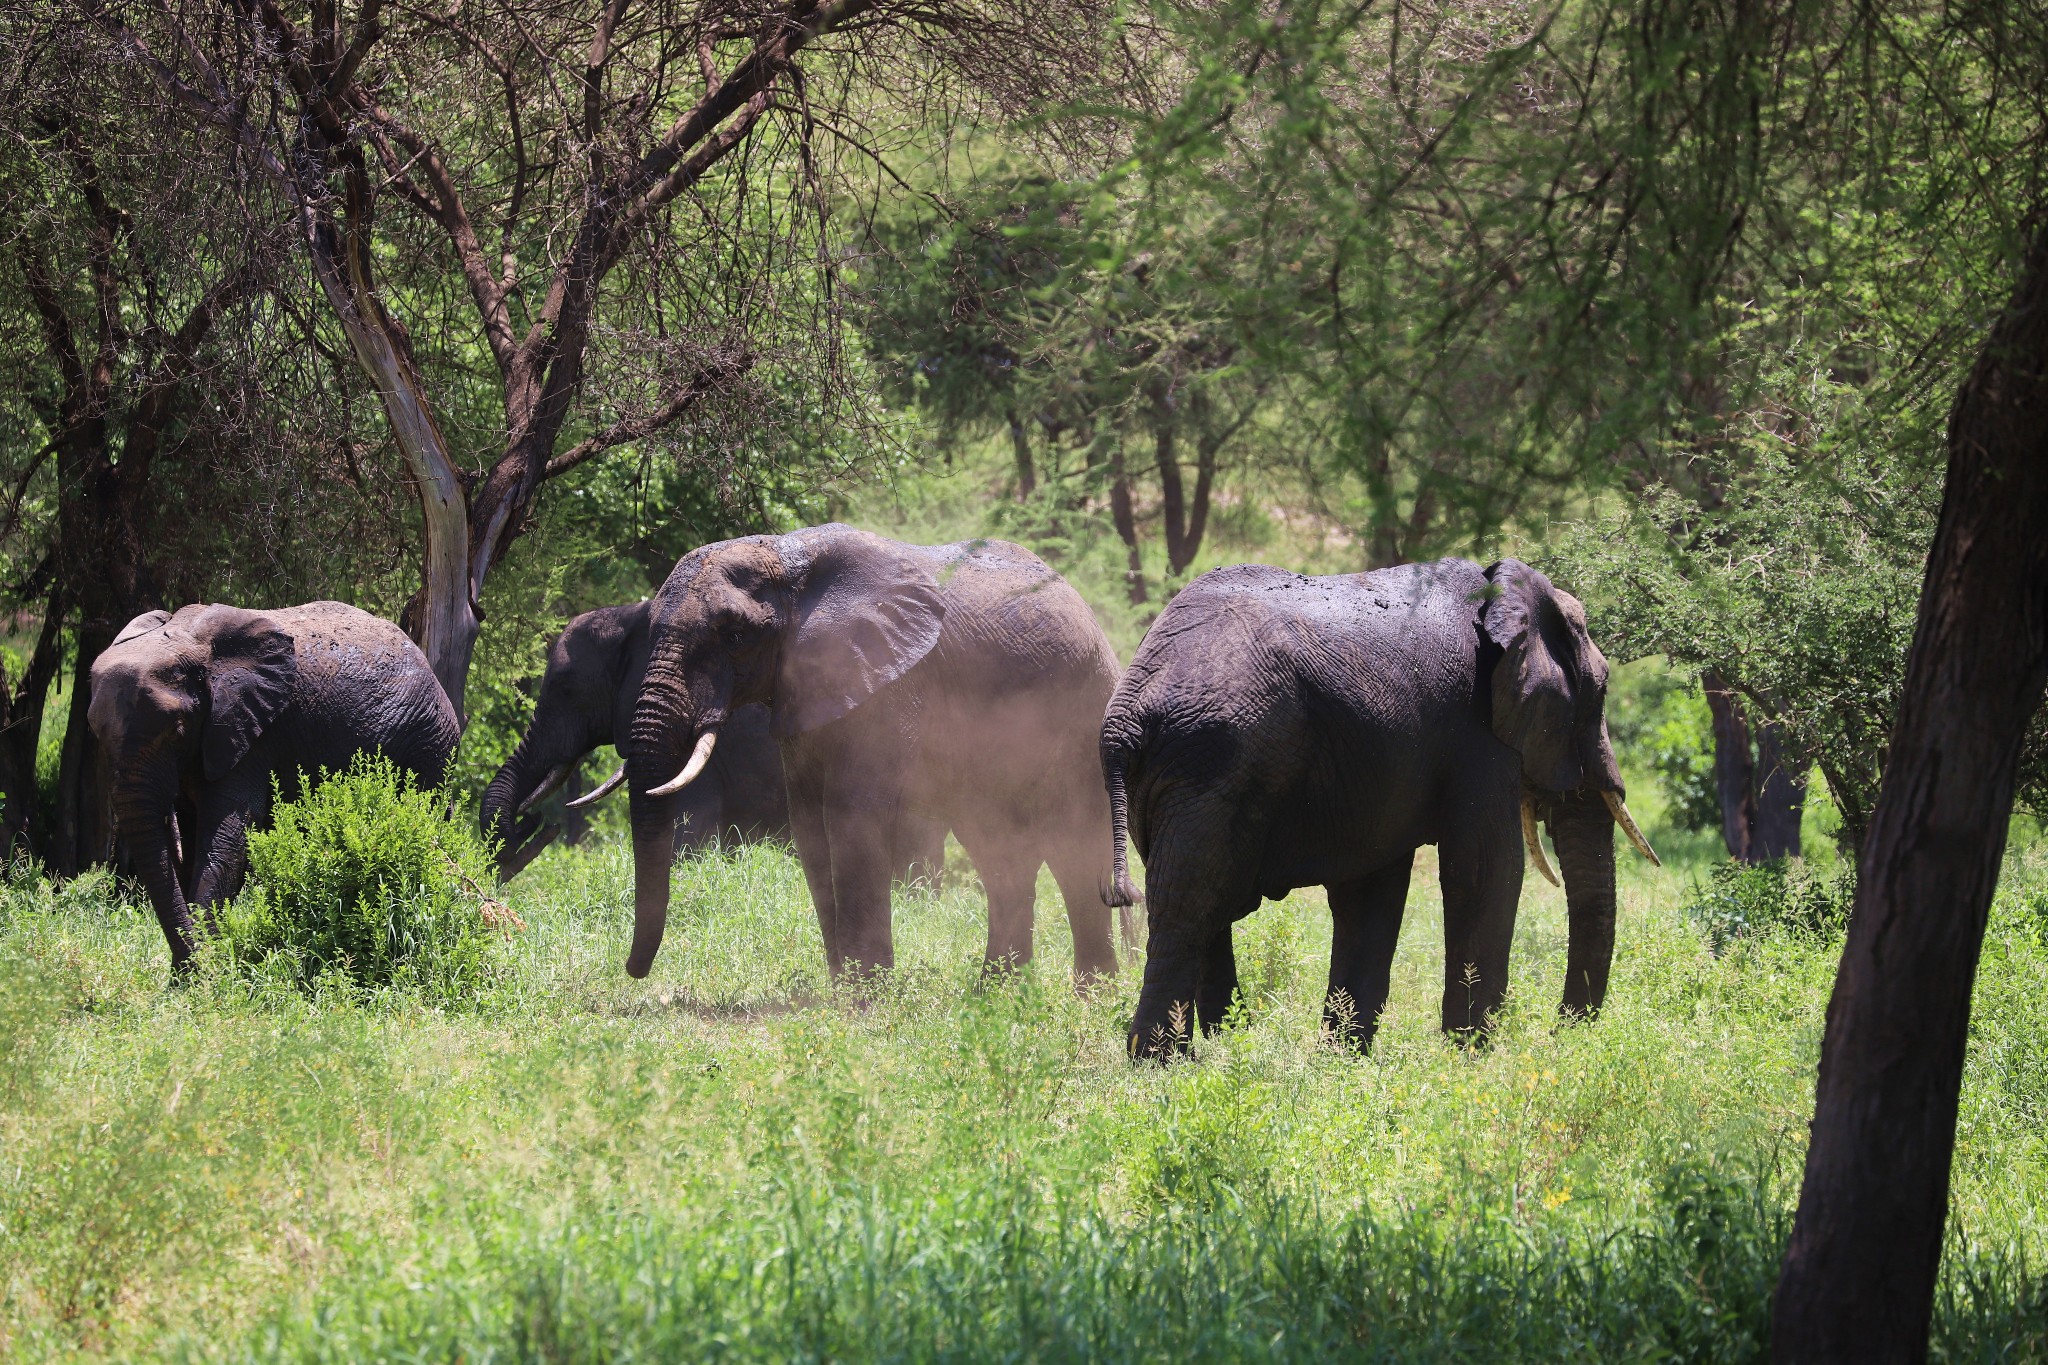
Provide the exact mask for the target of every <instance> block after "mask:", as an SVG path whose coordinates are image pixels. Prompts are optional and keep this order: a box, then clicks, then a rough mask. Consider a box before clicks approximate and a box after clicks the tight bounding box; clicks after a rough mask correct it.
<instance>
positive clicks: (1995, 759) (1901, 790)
mask: <svg viewBox="0 0 2048 1365" xmlns="http://www.w3.org/2000/svg"><path fill="white" fill-rule="evenodd" d="M2044 678H2048V229H2044V230H2038V231H2037V234H2036V236H2035V239H2034V241H2033V243H2032V246H2031V249H2030V250H2029V252H2028V255H2027V260H2026V263H2025V269H2024V271H2023V272H2022V275H2021V279H2020V283H2019V285H2018V287H2017V288H2016V290H2015V291H2014V294H2013V298H2012V300H2011V302H2010V304H2009V305H2008V306H2007V308H2006V310H2005V311H2004V313H2003V314H2001V315H2000V317H1999V318H1998V320H1997V322H1996V323H1995V324H1994V325H1993V326H1992V329H1991V335H1990V338H1989V339H1988V341H1987V342H1986V344H1985V347H1984V350H1983V352H1982V354H1980V355H1979V356H1978V358H1977V362H1976V365H1975V366H1974V367H1973V368H1972V370H1971V373H1970V377H1969V378H1968V380H1966V381H1965V382H1964V384H1963V387H1962V389H1961V391H1960V392H1959V393H1958V394H1957V395H1956V400H1955V405H1954V407H1953V408H1952V409H1951V410H1950V413H1949V427H1948V479H1947V484H1946V487H1945V490H1944V493H1943V497H1942V508H1941V518H1940V521H1939V523H1938V524H1937V527H1936V530H1935V537H1934V543H1933V546H1932V547H1931V548H1930V550H1929V552H1928V557H1927V574H1926V578H1925V580H1924V582H1923V585H1922V588H1921V595H1920V610H1919V620H1918V623H1917V625H1916V626H1915V628H1914V633H1913V647H1912V650H1911V652H1910V653H1909V654H1908V656H1907V661H1906V679H1905V685H1904V689H1903V692H1902V695H1901V698H1900V705H1899V714H1898V720H1897V722H1896V724H1895V725H1894V727H1893V731H1892V737H1891V752H1890V759H1889V762H1888V763H1887V765H1886V768H1885V774H1884V781H1883V784H1882V786H1881V787H1880V789H1879V793H1878V798H1877V805H1876V808H1875V810H1874V811H1873V812H1872V815H1871V821H1870V827H1869V829H1868V831H1867V832H1866V834H1865V837H1864V841H1863V849H1862V858H1861V863H1860V868H1859V876H1858V879H1857V886H1856V903H1855V910H1854V913H1853V915H1852V918H1851V920H1850V927H1849V939H1848V943H1847V945H1846V947H1845V948H1844V950H1843V954H1842V962H1841V966H1840V968H1839V970H1838V971H1837V973H1836V976H1835V988H1834V994H1833V997H1832V998H1831V999H1830V1000H1829V1002H1828V1015H1827V1029H1826V1033H1825V1035H1824V1036H1823V1039H1822V1043H1821V1058H1820V1080H1819V1086H1818V1090H1817V1094H1816V1096H1815V1103H1814V1119H1813V1128H1812V1144H1811V1146H1810V1147H1809V1149H1808V1151H1807V1156H1806V1177H1805V1182H1804V1184H1803V1185H1802V1186H1801V1189H1800V1194H1799V1211H1798V1214H1797V1216H1796V1218H1795V1220H1794V1222H1793V1227H1792V1238H1791V1243H1790V1245H1789V1246H1788V1247H1787V1249H1786V1252H1785V1262H1784V1267H1783V1270H1782V1273H1781V1276H1780V1279H1779V1282H1778V1291H1777V1294H1776V1296H1775V1298H1774V1300H1773V1311H1772V1342H1771V1349H1772V1356H1773V1358H1774V1359H1775V1360H1778V1361H1780V1362H1787V1363H1789V1362H1800V1365H1818V1363H1819V1362H1833V1361H1844V1362H1846V1361H1859V1362H1863V1361H1869V1362H1884V1361H1919V1360H1922V1359H1924V1358H1925V1357H1926V1352H1927V1333H1928V1324H1929V1320H1930V1317H1931V1314H1932V1309H1933V1298H1934V1287H1935V1279H1936V1275H1937V1272H1938V1270H1939V1266H1940V1259H1941V1245H1942V1228H1943V1223H1944V1221H1945V1218H1946V1215H1947V1211H1948V1184H1949V1166H1950V1161H1951V1158H1952V1156H1953V1153H1954V1147H1955V1125H1956V1105H1957V1097H1958V1094H1959V1093H1960V1090H1961V1087H1962V1076H1963V1061H1964V1054H1965V1049H1966V1045H1967V1043H1968V1039H1969V1026H1970V993H1971V989H1972V986H1973V985H1974V982H1975V977H1976V970H1977V957H1978V953H1979V951H1980V950H1981V948H1982V946H1983V937H1984V923H1985V918H1986V915H1987V914H1988V912H1989V908H1990V904H1991V897H1992V893H1993V892H1994V891H1995V890H1996V889H1997V885H1998V867H1999V860H2000V858H2001V857H2002V855H2003V853H2004V850H2005V838H2006V828H2007V822H2008V820H2009V819H2010V817H2011V814H2012V798H2013V784H2014V780H2015V774H2016V769H2017V765H2018V759H2019V753H2020V747H2021V744H2022V742H2023V740H2024V738H2025V735H2026V728H2027V724H2028V721H2029V720H2030V718H2031V717H2032V716H2033V714H2034V712H2035V710H2036V709H2037V708H2038V707H2039V706H2040V703H2041V692H2042V685H2043V680H2044Z"/></svg>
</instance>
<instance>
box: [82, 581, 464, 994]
mask: <svg viewBox="0 0 2048 1365" xmlns="http://www.w3.org/2000/svg"><path fill="white" fill-rule="evenodd" d="M91 686H92V697H91V702H90V705H89V707H88V711H87V716H88V719H89V721H90V723H91V726H92V732H93V734H94V736H95V737H96V738H97V739H98V741H99V743H100V745H101V747H102V750H103V752H104V753H105V754H106V755H107V758H108V762H109V765H110V767H111V770H112V773H113V789H114V818H115V822H116V824H117V825H118V827H119V830H120V834H121V837H122V839H123V840H124V841H125V842H126V843H127V845H128V849H129V854H130V856H131V857H132V858H133V859H134V862H135V867H136V869H137V872H138V874H139V875H140V876H141V878H142V882H143V885H144V886H145V887H147V888H148V890H149V899H150V903H151V904H152V905H153V906H154V907H155V909H156V915H157V921H158V922H159V923H160V924H161V925H162V926H163V931H164V938H165V939H166V940H167V941H168V942H169V943H170V947H171V967H172V970H173V971H174V972H176V971H182V970H184V968H185V967H186V965H187V963H188V962H189V961H190V960H191V957H192V953H193V949H194V947H195V944H194V941H193V924H192V915H191V908H192V907H194V906H199V907H210V906H213V905H216V904H218V903H219V902H221V901H225V900H228V899H231V898H232V897H233V896H234V895H235V893H236V892H237V891H238V890H240V888H241V884H242V878H243V875H244V873H245V871H246V870H247V866H248V844H247V841H246V834H247V831H248V830H249V829H250V827H252V826H254V825H258V824H260V823H261V822H262V821H264V820H265V819H266V818H267V817H268V815H269V813H270V801H271V780H272V778H273V777H274V778H276V779H277V782H278V784H279V785H280V787H281V788H282V789H283V790H284V792H285V794H286V795H287V796H289V795H291V794H293V793H294V792H296V790H297V789H298V783H299V776H300V774H301V773H305V774H308V775H313V776H317V775H318V774H319V773H320V772H321V771H322V770H327V771H338V770H340V769H343V768H346V767H347V766H348V764H349V762H350V761H351V760H352V759H353V758H354V757H355V756H356V755H357V754H359V753H362V752H365V751H375V752H378V753H381V754H384V755H385V756H387V757H389V758H390V759H391V760H392V762H394V763H396V764H397V765H398V766H399V767H400V768H402V769H404V770H405V771H407V772H409V773H411V774H412V775H413V776H414V778H416V779H417V780H418V781H419V782H420V783H421V785H423V786H429V787H431V786H436V785H438V784H439V783H440V781H441V779H442V777H443V776H444V775H445V773H446V771H447V767H448V759H449V756H450V755H451V754H453V753H454V751H455V741H456V737H457V735H458V734H459V732H460V726H459V724H458V722H457V720H456V716H455V709H454V707H452V706H450V705H449V703H448V697H447V695H446V694H445V693H444V692H442V690H441V685H440V684H439V683H438V682H436V681H435V679H434V674H433V670H432V669H431V668H429V667H428V665H427V659H426V656H425V655H424V654H422V653H420V650H419V646H417V645H415V644H414V643H413V642H412V641H411V640H410V639H408V638H407V637H406V635H405V632H404V631H402V630H400V629H399V628H398V627H397V626H395V625H392V624H391V623H390V622H389V621H384V620H380V619H379V618H377V617H375V616H371V615H369V614H368V613H367V612H362V611H358V610H356V609H355V608H354V607H351V606H346V605H344V604H342V603H340V602H309V603H307V604H306V605H304V606H300V607H283V608H280V609H278V610H276V611H245V610H243V609H242V608H240V607H230V606H221V605H218V604H216V605H212V606H200V605H194V606H189V607H182V608H180V609H179V610H178V612H177V614H175V615H172V614H171V613H168V612H162V611H153V612H149V613H147V614H145V615H142V616H138V617H136V618H135V619H134V620H133V621H130V622H129V623H128V625H127V626H126V628H124V629H123V630H122V631H121V633H120V634H119V635H118V636H116V637H115V639H114V643H113V644H112V645H110V646H108V647H107V649H106V651H105V652H104V653H102V654H101V655H100V657H99V659H98V660H97V661H95V662H94V664H93V666H92V677H91Z"/></svg>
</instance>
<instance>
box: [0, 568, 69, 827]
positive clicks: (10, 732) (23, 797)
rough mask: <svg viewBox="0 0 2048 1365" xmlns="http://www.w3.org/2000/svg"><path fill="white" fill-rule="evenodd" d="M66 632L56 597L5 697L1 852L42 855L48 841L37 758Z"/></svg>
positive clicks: (0, 750) (0, 747)
mask: <svg viewBox="0 0 2048 1365" xmlns="http://www.w3.org/2000/svg"><path fill="white" fill-rule="evenodd" d="M63 634H64V603H63V597H62V595H61V594H56V593H53V594H52V595H51V599H50V602H49V604H48V608H47V610H46V611H45V612H44V615H43V626H42V630H41V631H40V632H39V633H38V634H37V636H36V647H35V651H34V652H33V653H31V654H30V655H29V660H28V667H27V668H25V669H23V670H22V676H21V682H20V683H19V684H18V685H16V687H15V689H14V691H13V693H12V694H11V695H9V696H7V697H6V698H5V706H6V717H5V723H4V726H0V800H4V801H5V803H6V809H5V811H4V813H0V853H5V852H9V851H11V850H12V848H13V847H14V845H15V844H17V843H25V844H27V845H28V847H30V848H32V849H36V850H39V851H40V850H44V849H45V847H46V844H47V842H48V841H47V838H46V834H47V831H45V830H43V829H41V828H40V824H41V821H40V820H39V818H38V802H37V792H36V756H37V751H38V750H39V749H40V748H41V747H42V734H43V708H44V704H45V702H46V701H47V699H48V697H49V694H50V684H51V683H52V682H54V681H55V680H56V677H57V670H58V668H59V666H60V665H61V664H62V662H63V651H62V649H61V648H60V646H61V644H62V642H63ZM0 673H4V670H0Z"/></svg>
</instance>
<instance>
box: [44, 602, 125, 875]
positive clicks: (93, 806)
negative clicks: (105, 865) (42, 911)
mask: <svg viewBox="0 0 2048 1365" xmlns="http://www.w3.org/2000/svg"><path fill="white" fill-rule="evenodd" d="M77 634H78V656H77V662H76V663H75V664H74V665H73V667H72V673H71V706H70V711H69V714H68V715H67V716H66V718H65V723H64V748H63V751H62V752H61V754H60V755H59V757H58V763H57V810H56V817H55V820H54V822H53V824H52V827H51V832H50V855H51V860H52V861H53V862H54V863H55V864H56V868H57V872H58V873H59V875H62V876H66V877H75V876H77V875H78V874H79V873H80V872H83V871H84V870H85V869H86V868H88V867H91V866H92V865H93V864H94V863H99V862H104V861H106V859H107V858H109V857H110V856H112V854H113V849H114V830H113V808H112V806H111V805H110V803H109V797H110V793H109V792H108V790H107V783H106V764H105V763H103V762H101V761H100V756H99V742H98V741H97V740H95V739H94V738H93V735H92V729H91V727H90V726H88V725H87V724H86V715H85V713H86V707H87V706H88V705H90V704H91V701H92V665H93V661H94V660H95V659H97V658H99V657H100V652H101V651H102V650H104V649H105V648H106V647H107V646H108V645H109V644H111V643H112V642H113V639H114V628H112V627H109V626H106V625H103V624H101V623H98V622H91V623H88V624H86V625H83V626H80V627H79V628H78V632H77Z"/></svg>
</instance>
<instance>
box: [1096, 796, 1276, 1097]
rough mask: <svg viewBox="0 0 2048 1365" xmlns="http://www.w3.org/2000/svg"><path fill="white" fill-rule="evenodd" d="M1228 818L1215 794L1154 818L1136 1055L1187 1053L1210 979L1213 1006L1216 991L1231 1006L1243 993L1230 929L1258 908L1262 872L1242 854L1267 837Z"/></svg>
mask: <svg viewBox="0 0 2048 1365" xmlns="http://www.w3.org/2000/svg"><path fill="white" fill-rule="evenodd" d="M1228 814H1229V808H1228V803H1227V802H1225V801H1223V800H1221V799H1219V798H1218V797H1217V795H1216V794H1215V793H1209V794H1207V795H1206V796H1205V797H1204V799H1203V800H1201V801H1191V802H1186V803H1184V804H1183V803H1175V804H1174V805H1173V806H1168V807H1166V808H1164V809H1160V810H1157V811H1155V813H1154V814H1153V817H1152V828H1153V831H1154V833H1153V837H1152V842H1151V847H1150V849H1149V850H1148V853H1149V856H1148V858H1147V859H1146V863H1145V917H1146V922H1147V924H1148V926H1149V932H1148V935H1147V941H1146V948H1145V984H1144V987H1143V989H1142V990H1140V991H1139V993H1138V1009H1137V1013H1136V1014H1135V1015H1133V1016H1132V1019H1131V1031H1130V1035H1129V1039H1128V1045H1129V1047H1130V1050H1131V1054H1132V1055H1133V1056H1135V1057H1161V1056H1164V1055H1166V1054H1167V1053H1169V1052H1174V1051H1183V1050H1185V1049H1186V1047H1187V1044H1188V1041H1189V1036H1190V1035H1191V1034H1192V1033H1193V1032H1194V1029H1195V1026H1196V1021H1197V1019H1198V1017H1201V1014H1200V1001H1201V996H1202V988H1203V985H1204V983H1205V981H1208V980H1210V979H1212V978H1213V980H1214V981H1215V982H1216V986H1215V987H1212V994H1211V997H1210V999H1211V1003H1212V1005H1213V1003H1214V1001H1215V999H1216V998H1217V995H1216V992H1219V991H1220V992H1221V996H1220V998H1221V999H1222V1000H1223V1001H1225V1002H1227V1001H1228V1000H1229V998H1230V993H1232V992H1234V991H1235V990H1236V988H1237V980H1236V959H1235V957H1234V956H1232V955H1231V953H1230V948H1229V926H1230V924H1231V923H1232V921H1233V920H1234V919H1236V918H1237V917H1238V916H1239V915H1240V914H1242V913H1245V912H1248V911H1249V910H1250V909H1251V908H1252V907H1253V906H1255V905H1257V904H1258V891H1257V887H1256V877H1257V872H1258V868H1257V866H1256V864H1255V863H1252V862H1251V861H1250V860H1249V859H1243V858H1242V857H1241V849H1242V848H1244V847H1253V848H1256V847H1260V846H1262V844H1263V839H1262V837H1261V834H1260V832H1259V831H1256V830H1252V831H1245V830H1235V831H1233V829H1232V828H1231V826H1230V824H1229V821H1228V818H1227V817H1228ZM1233 835H1235V836H1236V837H1235V839H1233ZM1219 937H1220V938H1221V942H1220V943H1219V942H1218V940H1219ZM1226 987H1227V989H1226ZM1215 1017H1218V1018H1220V1017H1221V1016H1220V1011H1218V1012H1217V1014H1216V1016H1215Z"/></svg>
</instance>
